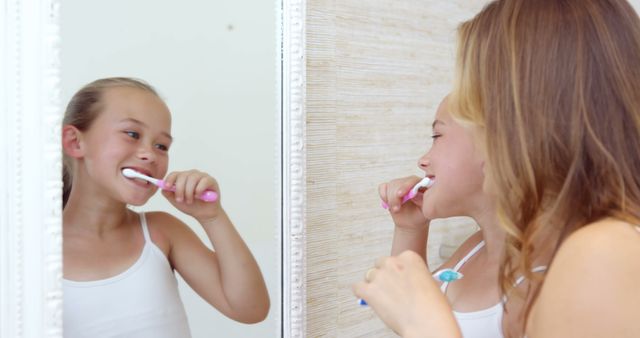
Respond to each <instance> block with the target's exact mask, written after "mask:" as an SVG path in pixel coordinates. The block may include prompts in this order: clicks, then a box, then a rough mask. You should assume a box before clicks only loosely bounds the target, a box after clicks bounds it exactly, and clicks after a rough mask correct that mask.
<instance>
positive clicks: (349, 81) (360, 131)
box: [305, 0, 485, 337]
mask: <svg viewBox="0 0 640 338" xmlns="http://www.w3.org/2000/svg"><path fill="white" fill-rule="evenodd" d="M484 3H485V1H484V0H455V1H454V0H447V1H441V0H428V1H427V0H422V1H417V0H410V1H409V0H406V1H393V0H370V1H360V0H342V1H332V0H309V1H307V5H306V6H307V15H306V20H307V22H306V39H307V41H306V44H307V47H306V56H307V68H306V72H307V74H306V75H307V92H306V96H307V100H306V105H307V121H308V122H307V126H306V128H307V130H306V133H307V172H306V174H307V182H306V183H307V193H306V194H307V195H306V207H307V213H306V215H305V216H306V225H307V229H306V238H307V252H306V271H307V272H306V279H307V304H306V305H307V311H306V312H307V316H306V317H307V321H306V333H307V337H387V336H393V333H392V332H390V331H389V330H387V329H386V328H385V327H384V325H383V324H382V322H381V321H379V320H378V319H377V318H376V317H375V315H374V314H373V312H372V311H371V310H370V309H367V308H361V307H359V306H358V305H357V304H356V299H355V298H354V297H353V295H352V293H351V288H350V286H351V284H352V283H354V282H356V281H358V280H360V279H362V277H363V275H364V272H365V270H366V269H368V268H369V267H370V266H371V265H372V264H373V261H374V259H375V258H376V257H379V256H382V255H388V254H389V250H390V245H391V237H392V233H393V223H392V222H391V219H390V217H389V216H388V214H387V213H386V212H385V211H384V210H383V209H382V208H381V207H380V201H379V199H378V195H377V186H378V184H379V183H381V182H383V181H385V180H388V179H391V178H394V177H400V176H405V175H409V174H420V172H419V171H418V169H417V167H416V163H417V159H418V158H419V156H420V155H421V154H423V153H424V152H425V151H426V150H427V149H428V147H429V145H430V142H431V141H430V135H431V127H430V125H431V122H432V119H433V115H434V113H435V109H436V107H437V105H438V103H439V102H440V100H441V99H442V98H443V97H444V95H445V94H446V93H447V92H448V91H449V89H450V87H451V79H452V70H453V64H454V42H455V27H456V25H457V24H458V23H459V22H460V21H462V20H464V19H466V18H469V17H470V16H471V15H472V14H473V13H475V12H477V10H478V9H479V8H480V7H481V6H482V4H484ZM474 226H475V225H473V224H472V223H471V221H469V220H466V219H462V220H461V219H457V220H447V221H443V222H439V223H438V224H436V225H434V226H433V227H432V231H431V238H430V246H429V256H430V260H431V261H432V262H434V265H435V264H437V263H438V262H440V261H441V256H440V254H442V255H445V256H446V255H448V254H450V253H451V250H453V249H455V247H456V245H457V244H458V243H459V242H460V241H461V240H463V239H464V238H465V237H466V236H467V235H468V234H469V233H470V231H473V227H474Z"/></svg>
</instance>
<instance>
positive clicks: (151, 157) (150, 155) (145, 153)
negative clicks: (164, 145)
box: [138, 146, 156, 162]
mask: <svg viewBox="0 0 640 338" xmlns="http://www.w3.org/2000/svg"><path fill="white" fill-rule="evenodd" d="M138 158H139V159H141V160H142V161H145V162H155V160H156V154H155V152H154V151H153V147H150V146H142V147H140V148H139V149H138Z"/></svg>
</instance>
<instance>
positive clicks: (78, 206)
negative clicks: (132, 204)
mask: <svg viewBox="0 0 640 338" xmlns="http://www.w3.org/2000/svg"><path fill="white" fill-rule="evenodd" d="M62 217H63V224H64V226H65V228H68V227H78V228H80V227H81V228H82V229H83V230H85V231H90V232H95V233H98V234H102V233H105V232H108V231H109V230H113V229H115V228H117V227H119V226H121V225H122V224H125V223H126V221H127V218H128V217H129V213H128V212H127V207H126V204H124V203H122V202H118V201H114V200H113V199H110V198H108V197H106V196H104V195H102V196H99V195H96V194H87V193H84V194H83V193H82V192H81V191H79V189H72V190H71V193H70V194H69V199H68V201H67V204H66V206H65V208H64V210H63V211H62Z"/></svg>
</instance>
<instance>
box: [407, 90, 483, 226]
mask: <svg viewBox="0 0 640 338" xmlns="http://www.w3.org/2000/svg"><path fill="white" fill-rule="evenodd" d="M432 126H433V136H432V137H433V144H432V146H431V149H429V151H428V152H427V153H426V154H424V155H423V156H422V157H421V158H420V160H419V161H418V166H419V167H420V169H422V170H423V171H424V172H425V176H427V177H431V178H433V179H434V184H433V186H432V187H431V188H429V189H428V190H427V191H425V192H424V194H423V196H422V197H423V198H422V212H423V214H424V215H425V217H426V218H427V219H434V218H443V217H452V216H472V214H474V212H475V211H481V210H483V209H484V205H485V203H486V198H487V197H486V195H485V194H483V191H482V185H483V182H484V174H483V165H484V158H483V156H482V153H481V151H480V150H479V149H477V148H476V146H475V138H474V135H473V132H472V130H470V129H467V128H465V127H463V126H461V125H460V124H458V123H457V122H456V121H455V120H454V119H453V118H452V117H451V115H450V114H449V111H448V107H447V99H446V98H445V99H444V100H443V101H442V103H440V106H439V107H438V111H437V112H436V118H435V121H434V122H433V125H432Z"/></svg>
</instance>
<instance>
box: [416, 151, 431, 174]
mask: <svg viewBox="0 0 640 338" xmlns="http://www.w3.org/2000/svg"><path fill="white" fill-rule="evenodd" d="M430 165H431V161H430V160H429V152H426V153H425V154H424V155H422V157H420V159H418V168H420V170H422V171H427V169H428V168H429V166H430Z"/></svg>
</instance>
